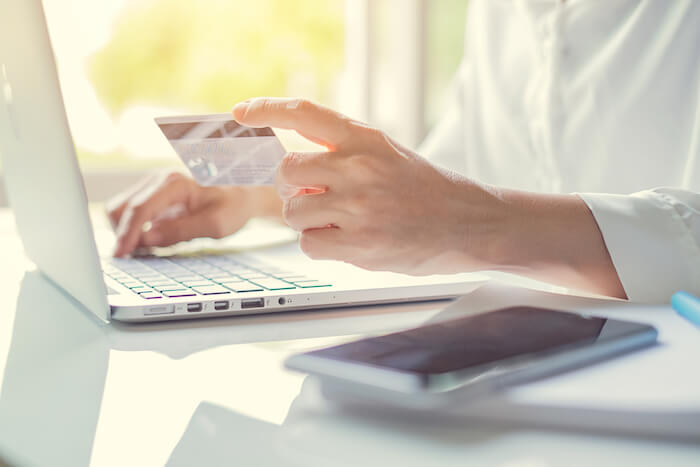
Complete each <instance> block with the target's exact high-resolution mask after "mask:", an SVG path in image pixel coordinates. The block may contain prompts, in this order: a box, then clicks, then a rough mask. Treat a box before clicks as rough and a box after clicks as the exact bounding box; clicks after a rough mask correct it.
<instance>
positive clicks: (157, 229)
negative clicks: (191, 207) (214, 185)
mask: <svg viewBox="0 0 700 467" xmlns="http://www.w3.org/2000/svg"><path fill="white" fill-rule="evenodd" d="M217 213H218V210H217V207H216V206H212V207H210V208H206V209H203V210H202V211H199V212H197V213H196V214H192V215H183V216H180V217H176V218H173V219H165V220H162V221H158V222H154V223H153V226H152V227H151V229H150V230H148V231H147V232H144V233H143V234H142V235H141V237H140V239H139V242H138V246H146V247H153V246H170V245H174V244H176V243H179V242H186V241H188V240H192V239H194V238H201V237H213V238H218V237H219V236H220V235H219V231H218V230H216V226H217V225H218V224H217V219H216V217H217Z"/></svg>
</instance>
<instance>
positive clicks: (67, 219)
mask: <svg viewBox="0 0 700 467" xmlns="http://www.w3.org/2000/svg"><path fill="white" fill-rule="evenodd" d="M0 156H2V173H3V176H4V177H5V183H6V186H7V194H8V198H9V200H10V204H11V206H12V207H13V209H14V213H15V218H16V223H17V229H18V231H19V234H20V236H21V237H22V240H23V243H24V247H25V250H26V253H27V255H28V256H29V258H30V259H32V260H33V261H34V262H35V263H36V265H37V267H38V268H39V270H40V271H41V272H42V273H43V274H44V275H46V276H47V277H48V278H49V279H51V280H52V281H53V282H54V283H56V284H58V285H59V286H60V287H61V288H63V289H64V290H65V291H66V292H67V293H68V294H70V295H71V296H72V297H73V298H75V299H76V300H77V301H79V302H80V303H81V304H82V305H84V306H85V307H86V308H88V309H89V310H90V311H92V312H93V313H95V314H96V315H97V316H99V317H100V318H102V319H103V320H109V319H117V320H122V321H156V320H169V319H186V318H196V317H204V316H224V315H239V314H254V313H267V312H275V311H286V310H299V309H309V308H321V307H323V308H326V307H332V306H348V305H356V304H375V303H383V302H401V301H419V300H434V299H441V298H450V297H455V296H457V295H461V294H464V293H468V292H470V291H472V290H474V289H475V288H476V287H478V285H479V284H481V283H482V282H483V281H484V280H485V278H484V277H483V276H480V275H476V274H461V275H451V276H430V277H409V276H404V275H399V274H391V273H373V272H368V271H362V270H360V269H358V268H355V267H352V266H349V265H346V264H342V263H335V262H326V261H324V262H315V261H311V260H309V259H307V258H306V257H304V256H303V255H302V254H301V253H300V252H299V251H298V250H296V251H291V252H290V250H292V249H291V248H289V247H287V248H286V249H285V250H284V251H283V250H279V249H278V250H271V251H268V252H262V253H256V254H241V255H222V256H205V257H196V258H155V257H150V258H134V259H128V260H117V261H114V260H112V259H105V262H104V263H101V261H100V259H99V257H98V253H97V247H96V244H95V240H94V234H93V228H92V225H91V223H90V219H89V216H88V210H87V197H86V194H85V189H84V186H83V180H82V177H81V174H80V171H79V168H78V164H77V160H76V156H75V149H74V146H73V141H72V137H71V134H70V130H69V128H68V123H67V119H66V114H65V109H64V106H63V99H62V95H61V90H60V87H59V82H58V76H57V71H56V65H55V62H54V56H53V52H52V49H51V44H50V41H49V36H48V32H47V27H46V21H45V18H44V12H43V8H42V5H41V1H40V0H3V2H2V3H1V4H0ZM103 269H104V271H103ZM168 283H170V284H171V285H170V286H167V285H162V284H168ZM159 284H160V285H159ZM174 284H177V285H174ZM168 287H170V288H171V289H174V290H175V291H173V290H170V291H169V290H165V289H167V288H168ZM177 290H179V292H178V291H177ZM47 305H49V306H50V304H47Z"/></svg>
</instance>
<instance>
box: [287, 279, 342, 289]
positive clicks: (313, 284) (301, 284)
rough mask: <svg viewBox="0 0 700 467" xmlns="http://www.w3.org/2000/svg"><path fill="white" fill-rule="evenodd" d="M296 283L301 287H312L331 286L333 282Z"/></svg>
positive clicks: (295, 283)
mask: <svg viewBox="0 0 700 467" xmlns="http://www.w3.org/2000/svg"><path fill="white" fill-rule="evenodd" d="M294 285H296V286H298V287H301V288H302V289H310V288H312V287H330V286H331V285H333V284H329V283H327V282H321V281H298V282H297V281H294Z"/></svg>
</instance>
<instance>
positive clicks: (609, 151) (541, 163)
mask: <svg viewBox="0 0 700 467" xmlns="http://www.w3.org/2000/svg"><path fill="white" fill-rule="evenodd" d="M466 30H467V33H466V41H465V52H464V60H463V62H462V65H461V67H460V69H459V72H458V75H457V80H456V83H455V94H454V96H453V97H452V101H451V103H450V108H449V110H448V111H447V112H446V114H445V115H444V117H443V119H442V120H441V122H440V123H439V124H438V126H437V127H436V128H435V130H434V131H433V132H432V133H431V135H430V136H429V138H428V140H427V141H426V143H425V144H424V146H423V148H422V151H421V153H422V154H423V155H425V156H426V157H428V158H429V159H431V160H432V161H433V162H435V163H437V164H440V165H443V166H445V167H448V168H451V169H453V170H456V171H458V172H461V173H463V174H464V175H467V176H469V177H472V178H475V179H478V180H482V181H484V182H487V183H492V184H496V185H500V186H507V187H511V188H518V189H524V190H531V191H539V192H578V193H581V197H582V198H583V199H584V201H585V202H586V203H587V205H588V206H589V208H590V209H591V211H592V212H593V215H594V217H595V219H596V221H597V222H598V225H599V227H600V229H601V232H602V234H603V237H604V239H605V243H606V245H607V248H608V250H609V252H610V255H611V257H612V261H613V263H614V265H615V268H616V269H617V272H618V275H619V277H620V280H621V281H622V284H623V286H624V288H625V291H626V293H627V296H628V297H629V299H630V300H635V301H645V302H668V300H669V298H670V296H671V294H672V293H673V292H675V291H678V290H687V291H690V292H694V293H696V294H698V293H700V194H699V192H700V1H697V0H568V1H564V0H471V1H470V5H469V13H468V18H467V27H466ZM655 187H667V188H655Z"/></svg>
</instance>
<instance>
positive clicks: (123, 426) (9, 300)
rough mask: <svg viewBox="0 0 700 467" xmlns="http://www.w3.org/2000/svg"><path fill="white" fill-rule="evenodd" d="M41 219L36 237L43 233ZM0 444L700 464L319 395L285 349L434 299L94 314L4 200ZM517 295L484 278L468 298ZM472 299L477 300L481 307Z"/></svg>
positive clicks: (235, 461) (113, 452)
mask: <svg viewBox="0 0 700 467" xmlns="http://www.w3.org/2000/svg"><path fill="white" fill-rule="evenodd" d="M49 235H50V229H49V230H47V239H48V238H50V237H49ZM0 262H1V263H0V264H1V265H2V266H0V290H1V291H2V293H1V294H0V388H1V392H0V456H2V457H4V458H5V459H6V460H7V461H9V462H16V463H18V464H21V465H25V464H26V465H51V466H59V465H66V466H80V465H87V464H92V465H98V466H102V465H115V466H140V465H145V466H151V465H163V464H165V463H170V464H172V465H237V466H267V465H270V466H278V465H297V466H315V465H319V466H329V465H343V466H344V465H347V466H351V465H352V466H355V465H366V466H373V465H377V466H378V465H385V466H386V465H401V466H406V467H408V466H414V465H415V466H419V465H420V466H425V465H500V466H548V465H661V464H663V465H699V463H698V462H699V461H700V447H698V446H693V445H692V444H688V443H677V442H668V441H666V442H664V441H658V440H648V439H647V440H644V439H634V438H629V437H627V438H623V437H615V436H609V435H605V436H596V435H593V434H587V433H575V432H568V433H563V432H557V431H552V430H549V431H548V430H537V429H534V428H528V427H523V426H520V427H519V428H516V427H514V426H505V425H503V424H500V425H488V424H483V423H473V424H467V425H458V426H455V425H454V424H450V423H444V424H441V423H439V422H435V421H432V422H427V421H426V422H425V423H422V422H421V420H415V419H414V420H410V419H407V418H402V417H397V418H396V419H392V418H387V417H376V416H371V414H365V415H363V414H360V413H358V414H353V415H348V414H338V413H334V412H333V411H330V410H323V409H318V408H316V407H317V406H316V405H315V404H314V402H313V400H312V399H314V397H315V395H314V392H313V390H312V389H309V388H308V385H307V384H304V378H303V377H302V376H300V375H297V374H293V373H291V372H288V371H286V370H284V369H283V368H282V366H281V364H282V361H283V360H284V358H285V357H286V356H287V355H288V354H289V353H290V352H293V351H298V350H302V349H307V348H311V347H315V346H319V345H325V344H329V343H334V342H337V341H340V340H342V339H347V338H348V337H349V336H356V335H361V334H367V333H374V332H379V331H388V330H394V329H399V328H404V327H408V326H412V325H417V324H419V323H421V322H425V321H427V320H430V319H436V318H438V315H439V314H440V311H441V310H442V309H443V308H444V307H445V306H446V305H447V303H445V302H439V303H428V304H420V305H402V306H398V305H397V306H383V307H369V308H355V309H344V310H334V311H315V312H308V313H288V314H280V315H269V316H259V317H241V318H233V319H217V320H201V321H198V322H187V323H175V324H167V325H157V324H156V325H138V326H126V325H123V324H115V323H112V324H101V323H99V322H97V321H96V320H95V319H93V318H92V317H91V316H90V315H89V314H88V313H86V312H85V311H84V310H83V309H81V308H80V307H79V306H77V305H76V304H75V303H74V302H72V300H70V299H69V298H67V297H65V296H64V295H63V294H62V293H61V292H60V291H59V290H57V289H56V288H54V287H53V286H52V285H50V284H49V283H47V281H46V280H45V279H44V278H43V277H42V276H41V275H40V274H38V273H37V272H35V271H32V269H33V266H32V265H31V264H30V263H29V262H28V261H27V260H26V259H25V258H24V257H23V254H22V252H21V245H20V242H19V239H18V238H17V237H16V236H15V234H14V232H13V228H12V226H11V223H10V219H9V216H8V214H7V212H4V213H0ZM519 293H522V291H519V290H518V289H515V288H512V287H510V288H509V287H507V286H503V285H497V284H489V285H487V286H485V287H483V288H482V289H480V290H478V291H477V292H475V293H474V294H473V295H472V296H471V297H472V299H473V300H474V303H475V306H477V304H484V303H486V304H488V303H491V302H494V301H499V300H500V301H501V302H502V301H503V300H504V297H508V296H511V295H512V296H513V298H514V299H517V295H518V294H519ZM479 306H481V305H479Z"/></svg>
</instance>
